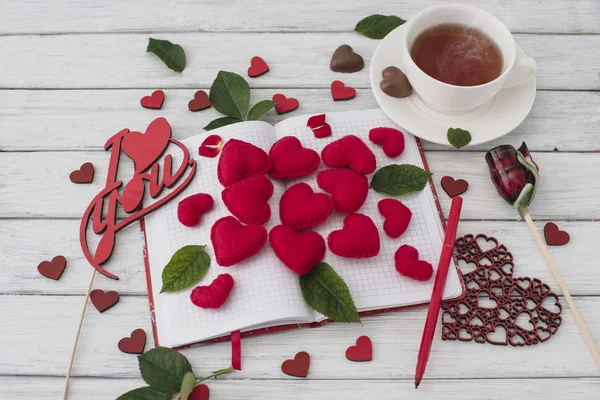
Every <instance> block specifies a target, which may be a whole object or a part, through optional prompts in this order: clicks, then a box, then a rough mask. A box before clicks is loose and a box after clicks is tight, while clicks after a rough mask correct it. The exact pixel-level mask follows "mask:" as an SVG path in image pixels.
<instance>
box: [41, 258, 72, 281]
mask: <svg viewBox="0 0 600 400" xmlns="http://www.w3.org/2000/svg"><path fill="white" fill-rule="evenodd" d="M66 267H67V259H66V258H64V257H63V256H56V257H54V258H53V259H52V261H42V262H41V263H40V264H39V265H38V267H37V269H38V272H39V273H40V274H42V275H44V276H45V277H46V278H50V279H54V280H55V281H57V280H59V279H60V277H61V276H62V274H63V272H65V268H66Z"/></svg>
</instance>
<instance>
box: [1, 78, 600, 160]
mask: <svg viewBox="0 0 600 400" xmlns="http://www.w3.org/2000/svg"><path fill="white" fill-rule="evenodd" d="M251 82H253V81H251ZM205 90H207V91H208V89H206V88H205ZM278 91H280V92H282V93H284V94H285V95H287V96H289V97H295V98H297V99H298V100H299V101H300V108H299V109H298V111H296V112H293V113H292V114H284V115H278V114H277V113H276V112H275V111H271V112H269V113H268V114H266V115H265V118H264V119H265V120H266V121H268V122H270V123H277V122H279V121H281V120H283V119H286V118H289V117H290V116H293V115H300V114H310V113H317V112H324V111H347V110H361V109H369V108H377V107H378V105H377V102H376V101H375V98H374V97H373V95H372V94H371V91H370V90H369V89H359V90H358V94H357V96H356V98H355V99H354V100H352V101H339V102H333V101H331V96H330V93H329V90H328V89H284V90H277V89H255V90H253V91H252V103H255V102H257V101H260V100H263V99H269V98H271V97H272V96H273V94H274V93H276V92H278ZM149 93H150V90H146V89H142V90H48V91H46V90H44V91H30V90H5V91H2V92H1V93H0V150H2V151H20V150H22V151H38V150H103V146H104V143H105V142H106V140H107V139H108V138H109V137H110V136H111V135H113V134H114V133H115V132H117V131H118V130H120V129H122V128H124V127H132V128H134V127H135V128H136V129H143V127H144V126H146V125H147V124H148V123H149V121H151V119H152V118H154V117H156V116H165V117H166V118H167V119H169V121H170V123H171V125H172V126H173V136H174V137H175V138H177V139H184V138H187V137H189V136H193V135H196V134H198V133H200V132H202V127H203V126H205V125H207V124H208V123H209V122H210V121H212V120H213V119H215V118H218V117H220V116H221V114H219V113H218V112H217V111H216V110H215V109H214V108H211V109H209V110H206V111H202V112H198V113H192V112H190V111H189V110H188V109H187V103H188V101H189V100H190V99H191V98H192V97H193V95H194V93H195V90H194V89H171V90H167V91H166V100H165V103H164V104H163V108H162V109H161V110H156V111H154V110H146V109H143V108H142V107H141V106H140V105H139V100H140V99H141V98H142V97H143V96H145V95H147V94H149ZM599 108H600V93H598V92H547V91H540V92H538V93H537V98H536V102H535V104H534V106H533V110H532V111H531V114H530V115H529V117H528V118H527V119H526V120H525V121H524V122H523V124H521V126H519V127H518V128H517V129H516V130H515V131H514V132H512V133H511V134H510V135H508V136H506V137H503V138H500V139H497V140H494V141H493V142H490V143H486V144H482V145H479V146H475V147H473V148H469V149H470V150H484V151H485V150H488V149H490V148H492V147H493V146H496V145H498V144H503V143H513V144H518V143H520V142H521V141H523V140H526V141H527V144H528V145H529V148H530V149H531V150H532V151H552V150H554V149H555V148H556V149H558V150H560V151H599V150H600V141H598V139H597V127H598V126H599V125H600V114H598V113H597V112H596V111H597V110H598V109H599ZM40 127H42V129H40ZM424 147H425V149H427V150H439V149H446V150H447V149H448V147H444V146H439V145H435V144H431V143H425V146H424Z"/></svg>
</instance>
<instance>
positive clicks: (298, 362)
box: [281, 351, 310, 378]
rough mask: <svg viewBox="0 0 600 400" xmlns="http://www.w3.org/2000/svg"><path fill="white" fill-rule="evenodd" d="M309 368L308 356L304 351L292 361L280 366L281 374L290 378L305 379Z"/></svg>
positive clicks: (286, 361)
mask: <svg viewBox="0 0 600 400" xmlns="http://www.w3.org/2000/svg"><path fill="white" fill-rule="evenodd" d="M309 366H310V355H309V354H308V353H307V352H305V351H301V352H300V353H298V354H296V356H295V357H294V359H293V360H285V361H284V362H283V364H281V372H283V373H284V374H286V375H290V376H297V377H299V378H306V376H307V375H308V367H309Z"/></svg>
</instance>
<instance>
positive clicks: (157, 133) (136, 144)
mask: <svg viewBox="0 0 600 400" xmlns="http://www.w3.org/2000/svg"><path fill="white" fill-rule="evenodd" d="M170 138H171V125H169V123H168V122H167V120H166V119H164V118H156V119H155V120H154V121H152V122H151V123H150V125H148V128H146V133H144V134H142V133H141V132H128V133H127V134H126V135H125V136H124V137H123V141H122V142H121V150H123V152H124V153H125V154H127V155H128V156H129V157H130V158H131V159H132V160H133V165H134V166H135V173H136V174H140V173H142V172H144V171H145V170H146V169H147V168H148V167H149V166H150V165H152V164H153V163H154V162H155V161H156V160H158V158H159V157H160V156H161V154H162V153H163V152H164V151H165V150H166V148H167V146H168V145H169V139H170Z"/></svg>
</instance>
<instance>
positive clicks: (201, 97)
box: [188, 90, 210, 111]
mask: <svg viewBox="0 0 600 400" xmlns="http://www.w3.org/2000/svg"><path fill="white" fill-rule="evenodd" d="M207 108H210V99H209V98H208V94H206V92H205V91H204V90H198V91H197V92H196V93H195V94H194V98H193V99H192V100H190V102H189V103H188V109H189V110H190V111H202V110H206V109H207Z"/></svg>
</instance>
